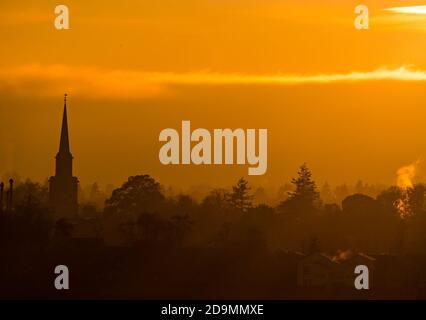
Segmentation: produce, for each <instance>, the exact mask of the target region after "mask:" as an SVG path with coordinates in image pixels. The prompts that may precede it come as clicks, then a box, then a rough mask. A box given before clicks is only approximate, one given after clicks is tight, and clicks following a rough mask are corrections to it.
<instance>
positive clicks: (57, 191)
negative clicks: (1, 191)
mask: <svg viewBox="0 0 426 320" xmlns="http://www.w3.org/2000/svg"><path fill="white" fill-rule="evenodd" d="M72 160H73V156H72V154H71V151H70V144H69V137H68V119H67V94H65V95H64V113H63V117H62V129H61V138H60V143H59V152H58V153H57V155H56V169H55V175H54V176H53V177H50V179H49V202H50V207H51V209H52V210H53V212H54V215H55V217H56V218H74V217H76V216H77V214H78V200H77V192H78V179H77V178H76V177H74V176H73V172H72Z"/></svg>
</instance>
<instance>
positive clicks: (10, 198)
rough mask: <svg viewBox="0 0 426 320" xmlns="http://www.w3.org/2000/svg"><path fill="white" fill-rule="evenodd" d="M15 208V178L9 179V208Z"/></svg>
mask: <svg viewBox="0 0 426 320" xmlns="http://www.w3.org/2000/svg"><path fill="white" fill-rule="evenodd" d="M12 208H13V179H9V210H12Z"/></svg>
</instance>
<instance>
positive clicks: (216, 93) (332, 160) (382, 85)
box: [0, 0, 426, 187]
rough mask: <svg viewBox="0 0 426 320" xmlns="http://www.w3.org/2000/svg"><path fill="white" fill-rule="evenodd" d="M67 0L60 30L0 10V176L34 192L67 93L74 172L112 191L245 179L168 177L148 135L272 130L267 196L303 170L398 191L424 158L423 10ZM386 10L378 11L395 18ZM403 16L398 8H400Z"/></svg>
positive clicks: (36, 9)
mask: <svg viewBox="0 0 426 320" xmlns="http://www.w3.org/2000/svg"><path fill="white" fill-rule="evenodd" d="M357 4H359V3H358V1H351V0H350V1H349V0H348V1H338V0H328V1H316V0H307V1H303V2H300V1H293V0H292V1H277V0H262V1H260V0H254V1H243V0H234V1H226V2H224V1H223V2H222V1H213V0H204V1H198V0H197V1H196V0H185V1H179V2H175V1H170V0H165V1H162V2H161V4H160V3H155V2H148V1H133V0H132V1H130V0H124V1H121V2H120V3H111V4H106V3H104V2H102V1H91V2H90V3H81V2H77V1H70V2H68V3H67V5H68V6H69V9H70V27H71V29H70V30H63V31H58V30H56V29H55V28H54V26H53V20H54V17H55V15H54V12H53V10H54V7H55V5H56V3H53V2H51V1H37V2H35V1H22V2H20V3H19V4H16V3H1V4H0V29H1V30H2V31H1V34H2V41H1V43H0V119H2V120H3V121H2V122H1V125H0V177H1V176H2V175H3V174H5V173H6V172H12V171H15V172H17V173H19V174H20V175H21V176H22V177H29V178H31V179H34V180H38V181H44V180H45V179H47V178H48V177H49V176H51V175H52V173H53V170H54V167H53V160H54V159H53V157H54V155H55V152H56V151H57V147H58V143H59V141H58V136H59V132H60V122H59V121H58V119H60V118H61V113H62V96H63V93H64V92H68V93H69V110H68V113H69V130H70V139H71V147H72V150H73V155H74V157H75V159H76V161H75V174H76V175H77V176H78V177H79V179H80V181H81V183H82V185H85V184H87V183H91V182H94V181H97V182H99V183H101V184H102V185H106V184H114V185H120V184H121V183H122V182H123V181H125V180H126V179H127V177H128V176H130V175H136V174H141V173H148V174H150V175H152V176H153V177H154V178H156V179H157V180H159V181H161V182H162V183H164V184H165V185H181V186H182V187H187V186H190V185H204V184H208V185H211V186H228V185H231V184H233V183H234V182H235V181H236V179H238V178H239V177H241V176H246V173H247V167H244V166H243V167H241V166H231V167H229V166H218V167H203V166H201V167H195V166H189V167H184V166H178V167H165V166H163V165H161V164H160V162H159V160H158V150H159V148H160V147H161V144H160V143H159V142H158V134H159V133H160V131H161V130H162V129H164V128H179V127H180V123H181V121H182V120H190V121H191V123H192V124H193V125H194V126H195V127H202V128H207V129H212V128H226V127H229V128H267V129H268V133H269V135H268V140H269V146H268V151H269V156H268V161H269V163H268V172H267V174H266V175H265V176H259V177H249V178H248V180H249V181H250V182H251V183H253V184H255V185H264V186H266V187H268V186H271V187H276V186H278V185H281V184H284V183H286V182H288V181H289V180H290V179H291V177H293V176H295V174H296V172H297V168H298V166H299V165H300V164H301V163H303V162H307V163H308V166H309V167H310V168H311V169H312V171H313V174H314V179H315V180H316V181H318V183H319V184H320V185H321V183H323V182H324V181H328V182H329V183H331V184H340V183H348V184H354V183H356V181H357V180H359V179H361V180H363V181H365V182H367V183H383V184H393V183H395V179H396V172H397V170H398V169H399V168H400V167H403V166H406V165H408V164H410V163H413V162H414V161H416V160H418V159H420V164H419V172H418V176H417V179H418V180H419V181H421V180H422V179H423V178H424V177H425V175H424V174H423V173H422V166H423V164H422V159H423V158H424V156H425V154H426V142H425V137H426V126H425V125H424V119H425V118H426V111H425V109H424V101H426V90H425V88H426V56H425V55H424V52H426V42H425V41H424V39H425V36H426V15H424V14H422V11H421V10H417V11H416V10H414V9H410V10H407V9H401V7H408V6H410V7H411V6H420V5H422V3H421V2H419V1H406V0H405V1H384V0H369V1H366V2H365V4H366V5H368V7H369V9H370V30H368V31H365V30H364V31H358V30H356V29H355V28H354V25H353V21H354V18H355V14H354V8H355V6H356V5H357ZM391 8H393V9H392V10H387V9H391ZM395 8H399V9H395Z"/></svg>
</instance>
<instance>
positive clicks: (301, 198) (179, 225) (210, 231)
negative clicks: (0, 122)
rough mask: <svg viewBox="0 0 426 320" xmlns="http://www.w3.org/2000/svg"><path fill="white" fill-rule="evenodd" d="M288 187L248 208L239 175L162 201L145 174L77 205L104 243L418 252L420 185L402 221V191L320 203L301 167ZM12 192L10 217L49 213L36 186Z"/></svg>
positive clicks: (422, 209)
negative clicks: (278, 197) (203, 192)
mask: <svg viewBox="0 0 426 320" xmlns="http://www.w3.org/2000/svg"><path fill="white" fill-rule="evenodd" d="M291 184H292V185H293V188H292V190H293V191H289V192H288V194H287V196H286V198H285V199H284V200H283V201H281V203H279V204H278V205H276V206H269V205H266V204H254V203H255V201H254V200H255V199H254V196H253V193H252V190H251V188H250V186H249V184H248V182H247V181H246V180H245V179H243V178H242V179H240V180H239V181H238V182H237V183H236V185H234V186H233V187H232V189H231V190H224V189H215V190H212V191H211V192H210V193H209V194H208V195H207V196H206V197H204V198H203V199H202V201H195V200H194V199H193V198H192V197H191V196H189V195H184V194H180V195H177V196H174V197H170V196H166V192H165V191H164V189H163V187H162V186H161V185H160V183H159V182H157V181H155V180H154V179H153V178H152V177H150V176H149V175H139V176H132V177H129V179H128V180H127V181H126V182H125V183H124V184H123V185H122V186H121V187H120V188H117V189H115V190H114V191H113V192H112V195H111V196H110V197H109V198H108V199H107V200H106V201H105V206H104V208H103V210H102V212H98V211H97V210H96V208H95V207H90V206H89V207H88V206H82V208H81V210H80V217H81V218H89V217H90V218H92V219H97V221H98V222H97V225H98V227H97V231H96V235H94V236H96V237H100V238H102V239H104V240H105V241H106V243H107V244H111V245H126V246H136V245H144V246H151V247H154V248H158V247H166V248H171V247H176V246H189V247H201V248H202V247H210V248H218V247H232V246H235V247H238V248H239V249H241V250H244V249H245V250H252V249H253V248H254V247H256V248H259V249H261V248H262V249H264V250H272V251H274V250H295V251H302V252H309V251H312V250H321V251H324V252H335V251H337V250H344V249H352V250H355V251H362V252H367V253H369V254H379V253H387V254H405V253H424V252H425V251H426V249H425V244H426V236H425V234H426V233H425V231H426V205H425V190H426V187H425V185H423V184H418V185H415V186H414V187H413V188H411V189H410V190H408V198H409V199H408V202H409V206H410V210H411V214H410V216H409V217H404V218H402V217H401V216H400V213H399V212H398V209H397V208H396V206H395V203H396V202H397V201H398V199H401V197H402V196H405V197H406V196H407V195H406V193H407V192H405V193H404V195H403V194H402V193H403V191H401V190H400V189H398V188H396V187H391V188H388V189H386V190H384V191H383V192H381V193H380V194H379V195H378V196H377V197H375V198H373V197H370V196H367V195H364V194H360V193H355V194H353V195H350V196H348V197H346V198H345V199H344V200H343V201H342V202H341V204H337V203H334V204H330V203H325V202H324V201H323V200H322V199H321V197H320V193H319V192H318V190H317V186H316V183H315V182H314V180H313V179H312V173H311V171H310V170H309V168H308V167H307V166H306V164H304V165H302V166H301V167H300V170H299V172H298V174H297V176H296V178H294V179H293V180H292V181H291ZM15 194H16V199H15V200H16V206H15V213H14V216H15V217H20V213H23V215H24V216H25V215H28V212H29V211H34V212H36V213H37V212H39V211H41V212H45V216H46V217H50V216H51V214H50V213H49V212H48V210H47V209H46V208H47V190H46V189H45V188H44V187H42V186H40V185H39V184H37V183H32V182H26V183H21V184H19V185H17V187H16V192H15ZM43 208H44V209H46V210H44V209H43ZM16 219H17V218H16ZM23 219H24V218H23ZM50 220H52V219H51V218H50ZM77 227H78V226H77ZM73 228H76V226H73V225H67V222H66V221H59V222H56V225H55V224H54V225H52V230H51V231H50V235H52V234H57V235H58V234H59V235H60V234H62V235H63V236H64V237H66V236H72V234H73V230H72V229H73Z"/></svg>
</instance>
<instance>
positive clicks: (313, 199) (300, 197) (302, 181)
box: [288, 163, 320, 207]
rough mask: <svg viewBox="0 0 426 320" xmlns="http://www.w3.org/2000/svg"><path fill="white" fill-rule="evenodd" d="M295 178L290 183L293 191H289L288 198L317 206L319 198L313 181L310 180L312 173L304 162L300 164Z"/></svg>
mask: <svg viewBox="0 0 426 320" xmlns="http://www.w3.org/2000/svg"><path fill="white" fill-rule="evenodd" d="M297 175H298V176H297V178H293V179H292V180H291V183H292V184H293V185H294V186H295V190H294V191H290V192H289V193H288V194H289V200H293V201H294V200H296V201H298V202H299V201H300V202H301V203H304V204H306V205H308V206H312V207H314V206H317V205H318V202H319V200H320V195H319V192H318V191H317V186H316V184H315V181H313V180H312V173H311V170H309V168H308V166H307V165H306V163H304V164H302V165H301V166H300V169H299V171H298V172H297Z"/></svg>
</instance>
